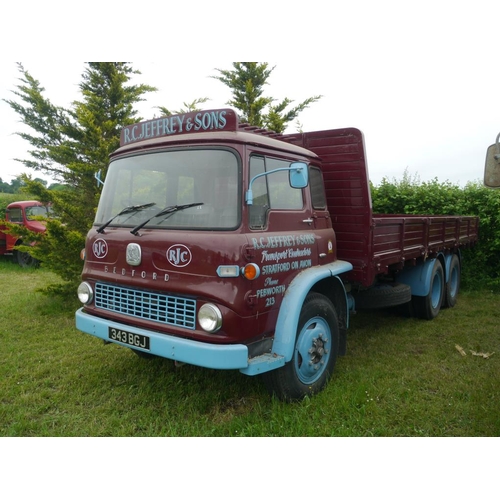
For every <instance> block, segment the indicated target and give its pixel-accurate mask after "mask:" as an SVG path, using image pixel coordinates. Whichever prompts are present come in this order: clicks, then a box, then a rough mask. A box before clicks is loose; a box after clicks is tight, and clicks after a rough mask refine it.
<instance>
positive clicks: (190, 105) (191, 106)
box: [158, 97, 210, 116]
mask: <svg viewBox="0 0 500 500" xmlns="http://www.w3.org/2000/svg"><path fill="white" fill-rule="evenodd" d="M209 100H210V99H209V98H208V97H198V98H197V99H194V100H193V101H191V102H187V103H186V102H183V103H182V104H183V106H184V107H183V108H181V109H178V110H175V111H171V110H170V109H168V108H166V107H165V106H158V109H159V110H160V112H161V114H162V116H172V115H182V114H184V113H191V112H194V111H201V108H200V107H199V105H200V104H205V103H206V102H207V101H209Z"/></svg>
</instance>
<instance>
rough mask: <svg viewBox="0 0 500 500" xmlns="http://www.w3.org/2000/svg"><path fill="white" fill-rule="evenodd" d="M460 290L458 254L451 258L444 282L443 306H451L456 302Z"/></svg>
mask: <svg viewBox="0 0 500 500" xmlns="http://www.w3.org/2000/svg"><path fill="white" fill-rule="evenodd" d="M459 290H460V260H459V259H458V255H454V256H453V257H452V258H451V263H450V272H449V278H448V283H446V293H445V296H444V304H443V307H453V306H454V305H455V304H456V303H457V296H458V292H459Z"/></svg>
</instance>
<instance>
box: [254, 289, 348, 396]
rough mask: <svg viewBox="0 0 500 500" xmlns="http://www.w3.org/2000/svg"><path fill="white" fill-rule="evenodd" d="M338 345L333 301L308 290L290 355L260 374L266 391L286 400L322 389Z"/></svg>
mask: <svg viewBox="0 0 500 500" xmlns="http://www.w3.org/2000/svg"><path fill="white" fill-rule="evenodd" d="M338 349H339V325H338V319H337V313H336V312H335V309H334V307H333V305H332V303H331V302H330V301H329V300H328V299H327V298H326V297H324V296H323V295H321V294H318V293H311V294H309V295H308V296H307V297H306V300H305V301H304V304H303V306H302V309H301V311H300V317H299V324H298V327H297V336H296V341H295V348H294V352H293V356H292V359H291V360H290V362H288V363H287V364H285V366H283V367H281V368H279V369H277V370H273V371H270V372H267V373H265V374H263V377H264V380H265V382H266V385H267V387H268V389H269V391H270V392H271V394H274V395H275V396H276V397H278V398H279V399H281V400H285V401H294V400H300V399H303V398H304V397H305V396H307V395H312V394H315V393H317V392H319V391H321V390H322V389H323V388H324V387H325V385H326V384H327V382H328V381H329V380H330V377H331V375H332V373H333V369H334V367H335V362H336V360H337V355H338Z"/></svg>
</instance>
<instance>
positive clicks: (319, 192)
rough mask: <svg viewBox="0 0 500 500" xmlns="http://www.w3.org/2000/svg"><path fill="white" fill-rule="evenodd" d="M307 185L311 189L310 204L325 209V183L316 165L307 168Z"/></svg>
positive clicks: (317, 208) (315, 207)
mask: <svg viewBox="0 0 500 500" xmlns="http://www.w3.org/2000/svg"><path fill="white" fill-rule="evenodd" d="M309 186H310V189H311V200H312V206H313V208H314V209H316V210H325V209H326V195H325V185H324V183H323V176H322V175H321V170H320V169H319V168H318V167H310V168H309Z"/></svg>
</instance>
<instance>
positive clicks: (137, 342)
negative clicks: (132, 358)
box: [108, 327, 149, 351]
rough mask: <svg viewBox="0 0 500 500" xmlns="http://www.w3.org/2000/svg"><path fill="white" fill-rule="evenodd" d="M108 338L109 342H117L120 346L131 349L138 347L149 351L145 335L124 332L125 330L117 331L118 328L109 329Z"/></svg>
mask: <svg viewBox="0 0 500 500" xmlns="http://www.w3.org/2000/svg"><path fill="white" fill-rule="evenodd" d="M108 337H109V338H110V339H111V340H117V341H118V342H121V343H122V344H127V345H129V346H131V347H140V348H141V349H146V350H147V351H149V337H146V336H145V335H140V334H138V333H131V332H126V331H125V330H119V329H118V328H112V327H109V328H108Z"/></svg>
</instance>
